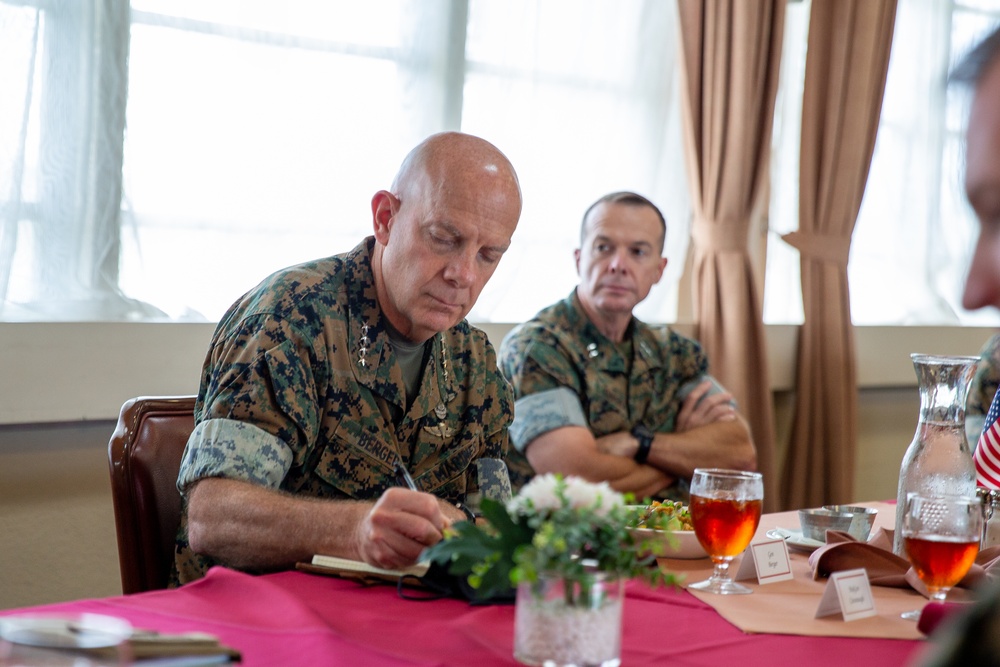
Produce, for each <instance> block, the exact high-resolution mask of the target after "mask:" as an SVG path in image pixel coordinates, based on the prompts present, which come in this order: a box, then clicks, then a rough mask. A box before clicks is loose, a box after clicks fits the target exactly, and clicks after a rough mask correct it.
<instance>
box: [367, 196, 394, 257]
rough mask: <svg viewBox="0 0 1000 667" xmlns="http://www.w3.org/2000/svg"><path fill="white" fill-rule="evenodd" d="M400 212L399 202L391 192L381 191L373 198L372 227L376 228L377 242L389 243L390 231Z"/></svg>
mask: <svg viewBox="0 0 1000 667" xmlns="http://www.w3.org/2000/svg"><path fill="white" fill-rule="evenodd" d="M398 210H399V200H398V199H396V197H394V196H393V194H392V193H391V192H388V191H387V190H379V191H378V192H376V193H375V195H374V196H373V197H372V225H373V226H374V228H375V240H376V241H378V242H379V243H380V244H382V245H385V244H386V243H388V242H389V230H390V228H391V227H392V220H393V218H394V217H395V216H396V212H397V211H398Z"/></svg>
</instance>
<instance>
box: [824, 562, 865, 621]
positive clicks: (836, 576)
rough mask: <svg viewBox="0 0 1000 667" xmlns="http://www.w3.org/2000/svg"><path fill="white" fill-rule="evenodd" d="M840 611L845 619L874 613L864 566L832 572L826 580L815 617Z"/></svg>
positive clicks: (853, 619)
mask: <svg viewBox="0 0 1000 667" xmlns="http://www.w3.org/2000/svg"><path fill="white" fill-rule="evenodd" d="M836 613H840V614H842V615H843V617H844V620H845V621H856V620H858V619H859V618H868V617H869V616H874V615H875V600H874V598H872V588H871V585H870V584H869V582H868V572H866V571H865V569H864V568H859V569H857V570H844V571H843V572H834V573H833V574H831V575H830V579H829V581H827V582H826V589H824V591H823V597H822V598H821V599H820V601H819V608H818V609H817V610H816V618H821V617H823V616H830V615H832V614H836Z"/></svg>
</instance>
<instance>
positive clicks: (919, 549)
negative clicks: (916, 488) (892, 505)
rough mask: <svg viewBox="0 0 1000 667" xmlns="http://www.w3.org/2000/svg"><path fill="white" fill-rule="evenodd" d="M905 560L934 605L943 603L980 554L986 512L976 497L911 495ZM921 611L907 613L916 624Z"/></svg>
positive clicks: (905, 520)
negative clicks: (906, 559)
mask: <svg viewBox="0 0 1000 667" xmlns="http://www.w3.org/2000/svg"><path fill="white" fill-rule="evenodd" d="M902 530H903V544H904V546H905V548H906V556H907V558H909V559H910V564H911V565H912V566H913V569H914V571H915V572H916V573H917V576H919V577H920V580H921V581H922V582H924V585H925V586H927V591H928V592H929V593H930V594H931V596H930V599H931V601H932V602H944V599H945V596H946V595H947V593H948V590H949V589H950V588H951V587H952V586H954V585H955V584H957V583H958V582H959V581H961V580H962V577H964V576H965V575H966V574H967V573H968V572H969V568H971V567H972V563H973V562H975V560H976V554H978V553H979V540H980V538H981V536H982V530H983V508H982V504H981V501H980V499H979V498H976V497H974V496H922V495H920V494H917V493H911V494H909V495H908V496H907V497H906V506H905V507H904V508H903V529H902ZM920 612H921V610H920V609H915V610H913V611H908V612H906V613H904V614H903V615H902V616H903V618H908V619H911V620H917V619H919V618H920Z"/></svg>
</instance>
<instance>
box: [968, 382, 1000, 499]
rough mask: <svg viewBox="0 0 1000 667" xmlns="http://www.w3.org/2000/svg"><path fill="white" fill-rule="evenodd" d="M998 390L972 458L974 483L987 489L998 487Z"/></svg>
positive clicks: (999, 444)
mask: <svg viewBox="0 0 1000 667" xmlns="http://www.w3.org/2000/svg"><path fill="white" fill-rule="evenodd" d="M998 416H1000V390H998V391H997V393H996V395H995V396H994V397H993V403H991V404H990V411H989V412H987V413H986V423H985V424H984V425H983V434H982V435H981V436H979V444H977V445H976V452H975V454H973V455H972V460H973V461H974V462H975V464H976V484H977V485H978V486H983V487H986V488H987V489H1000V422H998V421H997V417H998Z"/></svg>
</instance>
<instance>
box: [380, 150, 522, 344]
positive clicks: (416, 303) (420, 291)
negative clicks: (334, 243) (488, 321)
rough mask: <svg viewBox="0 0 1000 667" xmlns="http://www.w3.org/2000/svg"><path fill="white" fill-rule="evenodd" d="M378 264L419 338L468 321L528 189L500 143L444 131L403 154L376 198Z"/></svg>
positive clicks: (389, 303)
mask: <svg viewBox="0 0 1000 667" xmlns="http://www.w3.org/2000/svg"><path fill="white" fill-rule="evenodd" d="M372 213H373V217H374V223H375V250H374V254H373V255H372V268H373V269H374V272H375V286H376V290H377V294H378V299H379V304H380V305H381V307H382V311H383V313H384V314H385V315H386V316H387V317H388V318H389V321H390V322H391V323H392V325H393V326H394V327H395V328H396V329H397V330H398V331H400V332H401V333H402V334H403V335H405V336H407V337H408V338H410V339H411V340H414V341H421V340H426V339H427V338H430V337H431V336H433V335H434V334H435V333H437V332H440V331H444V330H445V329H448V328H450V327H452V326H454V325H455V324H457V323H458V322H459V321H461V320H462V319H463V318H464V317H465V316H466V315H467V314H468V312H469V311H470V310H471V309H472V307H473V306H474V305H475V303H476V299H478V298H479V293H480V292H481V291H482V288H483V287H485V285H486V282H487V281H488V280H489V278H490V277H491V276H492V275H493V272H494V270H495V269H496V266H497V264H498V263H499V261H500V258H501V257H502V256H503V254H504V252H506V251H507V248H508V247H510V241H511V237H512V235H513V234H514V229H515V228H516V227H517V221H518V219H519V218H520V216H521V188H520V185H519V184H518V181H517V174H516V173H515V172H514V167H513V166H512V165H511V163H510V161H509V160H508V159H507V158H506V156H504V154H503V153H501V152H500V151H499V150H498V149H497V148H496V146H494V145H493V144H491V143H489V142H488V141H485V140H483V139H480V138H478V137H474V136H471V135H468V134H462V133H460V132H442V133H440V134H435V135H432V136H430V137H428V138H427V139H426V140H424V141H423V142H422V143H421V144H420V145H419V146H417V147H416V148H414V149H413V150H412V151H410V153H409V155H407V156H406V158H405V159H404V160H403V163H402V165H401V166H400V168H399V172H398V173H397V174H396V178H395V179H394V180H393V183H392V190H391V192H389V191H385V190H382V191H379V192H378V193H376V194H375V196H374V197H373V198H372Z"/></svg>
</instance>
